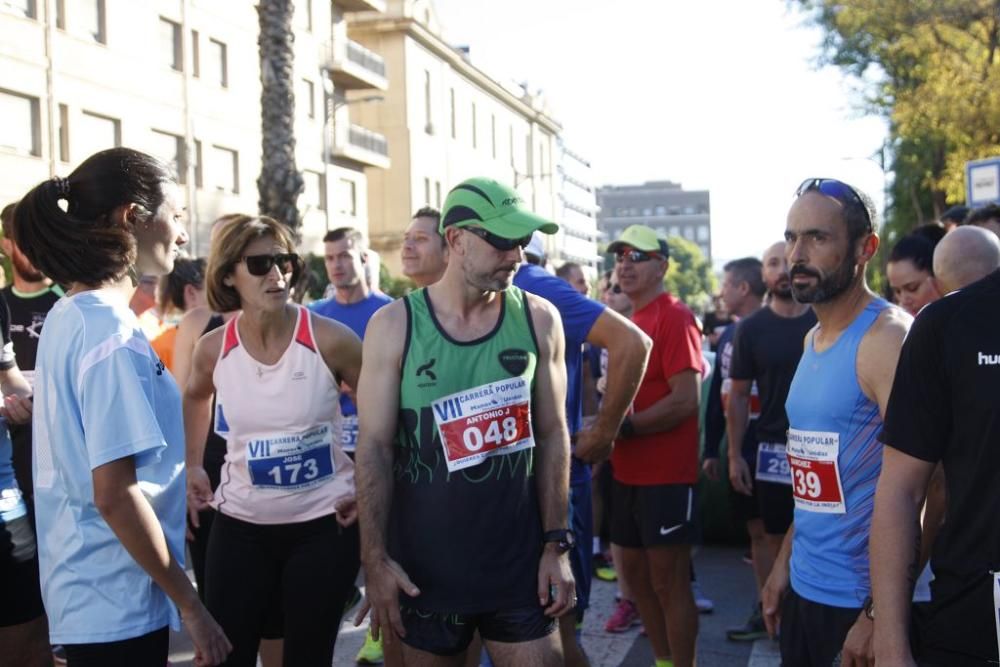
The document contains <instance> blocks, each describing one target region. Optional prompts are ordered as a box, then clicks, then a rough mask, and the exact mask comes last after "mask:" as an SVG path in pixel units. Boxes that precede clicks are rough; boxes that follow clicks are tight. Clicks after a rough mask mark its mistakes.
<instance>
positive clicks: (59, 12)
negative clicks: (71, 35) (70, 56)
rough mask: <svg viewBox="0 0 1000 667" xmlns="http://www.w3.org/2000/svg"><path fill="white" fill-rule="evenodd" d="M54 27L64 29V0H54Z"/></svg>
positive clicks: (0, 3) (1, 3) (1, 0)
mask: <svg viewBox="0 0 1000 667" xmlns="http://www.w3.org/2000/svg"><path fill="white" fill-rule="evenodd" d="M3 4H4V2H3V0H0V7H2V6H3ZM56 28H57V29H59V30H65V29H66V0H56Z"/></svg>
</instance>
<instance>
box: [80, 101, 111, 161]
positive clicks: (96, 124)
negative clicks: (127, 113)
mask: <svg viewBox="0 0 1000 667" xmlns="http://www.w3.org/2000/svg"><path fill="white" fill-rule="evenodd" d="M76 129H77V131H76V145H77V146H79V147H80V153H79V155H80V156H81V157H82V158H84V159H86V158H87V157H89V156H91V155H93V154H94V153H96V152H98V151H103V150H105V149H108V148H115V147H117V146H121V145H122V122H121V121H120V120H118V119H117V118H112V117H110V116H104V115H102V114H98V113H92V112H90V111H84V112H83V113H81V114H80V119H79V122H77V124H76Z"/></svg>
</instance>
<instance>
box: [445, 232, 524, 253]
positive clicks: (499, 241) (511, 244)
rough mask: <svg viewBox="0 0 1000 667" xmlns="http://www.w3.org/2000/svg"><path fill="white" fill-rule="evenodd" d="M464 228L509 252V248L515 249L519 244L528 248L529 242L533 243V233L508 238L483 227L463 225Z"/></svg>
mask: <svg viewBox="0 0 1000 667" xmlns="http://www.w3.org/2000/svg"><path fill="white" fill-rule="evenodd" d="M462 229H463V230H464V231H467V232H470V233H472V234H474V235H476V236H478V237H479V238H481V239H482V240H484V241H486V242H487V243H489V244H490V245H491V246H493V247H494V248H496V249H497V250H499V251H501V252H507V251H508V250H513V249H514V248H517V247H519V246H520V247H521V248H522V249H523V248H527V247H528V244H529V243H531V235H528V236H522V237H521V238H519V239H507V238H504V237H502V236H497V235H496V234H493V233H491V232H488V231H486V230H485V229H483V228H482V227H462Z"/></svg>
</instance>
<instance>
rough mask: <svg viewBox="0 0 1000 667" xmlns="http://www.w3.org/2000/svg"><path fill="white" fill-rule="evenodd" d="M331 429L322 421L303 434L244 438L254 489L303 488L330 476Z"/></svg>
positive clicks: (332, 473) (331, 469)
mask: <svg viewBox="0 0 1000 667" xmlns="http://www.w3.org/2000/svg"><path fill="white" fill-rule="evenodd" d="M332 445H333V429H331V428H330V425H329V424H323V425H322V426H317V427H316V428H313V429H310V430H308V431H305V432H303V433H292V434H287V433H282V434H275V435H259V436H252V437H250V438H248V439H247V443H246V447H247V467H248V468H249V470H250V481H251V482H252V483H253V485H254V487H257V488H261V487H263V488H268V487H270V488H277V489H288V490H292V489H305V488H309V487H313V486H318V485H319V484H322V483H323V482H325V481H327V480H328V479H329V478H331V477H333V475H334V472H335V470H334V465H333V449H332Z"/></svg>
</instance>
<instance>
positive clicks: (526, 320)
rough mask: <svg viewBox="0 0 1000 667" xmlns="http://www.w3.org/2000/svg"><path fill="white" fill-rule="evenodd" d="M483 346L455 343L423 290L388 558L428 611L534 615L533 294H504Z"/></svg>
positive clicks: (404, 390)
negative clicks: (527, 610)
mask: <svg viewBox="0 0 1000 667" xmlns="http://www.w3.org/2000/svg"><path fill="white" fill-rule="evenodd" d="M500 298H501V307H500V315H499V318H498V319H497V324H496V326H495V327H494V328H493V330H492V331H491V332H489V333H488V334H486V335H485V336H483V337H482V338H479V339H477V340H472V341H466V342H460V341H456V340H454V339H453V338H451V337H450V336H449V335H448V333H447V332H445V330H444V329H443V328H442V327H441V325H440V323H439V322H438V321H437V318H436V317H435V315H434V308H433V305H432V304H431V301H430V298H429V296H428V294H427V291H426V290H425V289H421V290H417V291H415V292H413V293H411V294H410V295H409V296H407V297H405V298H404V303H405V305H406V312H407V331H406V345H405V347H404V350H403V365H402V381H401V385H400V389H399V432H398V434H397V440H396V453H395V465H394V475H395V486H394V491H393V501H392V514H391V519H390V530H389V551H390V554H391V556H392V558H393V559H395V560H396V561H398V562H399V563H400V565H402V567H403V569H404V570H405V571H406V572H407V574H408V575H409V576H410V579H411V580H412V581H413V583H414V584H416V585H417V587H419V588H420V591H421V594H420V595H419V596H418V597H417V598H414V599H408V598H407V597H406V596H405V595H403V596H401V600H403V601H405V602H406V604H408V605H410V606H413V607H417V608H419V609H422V610H427V611H434V612H441V613H477V612H488V611H497V610H501V609H511V608H516V607H524V606H528V605H537V604H538V594H537V592H536V587H537V583H536V580H537V573H538V559H539V557H540V556H541V551H542V539H541V538H542V526H541V517H540V514H539V506H538V494H537V491H536V488H535V477H534V459H535V457H534V454H535V450H534V447H535V439H534V428H533V424H532V414H531V399H532V390H533V387H534V377H535V368H536V365H537V362H538V343H537V340H536V338H535V332H534V329H533V325H532V323H531V315H530V313H529V312H528V305H527V303H526V299H525V294H524V292H522V291H521V290H520V289H518V288H516V287H510V288H508V289H507V290H506V291H504V292H502V293H501V297H500Z"/></svg>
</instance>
